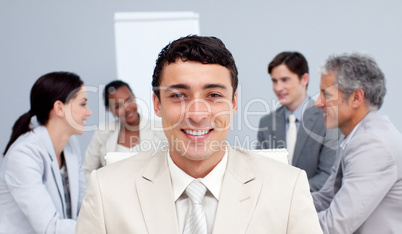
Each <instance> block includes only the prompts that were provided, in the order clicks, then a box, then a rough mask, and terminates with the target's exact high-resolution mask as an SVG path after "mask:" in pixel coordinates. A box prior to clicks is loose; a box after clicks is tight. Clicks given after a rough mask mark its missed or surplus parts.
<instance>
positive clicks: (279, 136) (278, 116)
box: [272, 106, 286, 148]
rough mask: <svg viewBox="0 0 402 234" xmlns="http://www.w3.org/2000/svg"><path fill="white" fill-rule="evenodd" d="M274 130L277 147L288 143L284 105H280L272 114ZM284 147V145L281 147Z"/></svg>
mask: <svg viewBox="0 0 402 234" xmlns="http://www.w3.org/2000/svg"><path fill="white" fill-rule="evenodd" d="M272 116H273V117H272V132H273V133H274V136H275V137H276V139H274V141H275V142H276V144H275V147H273V148H278V147H281V146H285V145H286V119H285V109H284V107H283V106H282V107H280V108H279V109H278V110H276V111H275V113H274V114H273V115H272ZM281 148H282V147H281Z"/></svg>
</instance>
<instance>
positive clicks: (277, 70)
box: [257, 51, 339, 191]
mask: <svg viewBox="0 0 402 234" xmlns="http://www.w3.org/2000/svg"><path fill="white" fill-rule="evenodd" d="M268 73H269V74H270V75H271V80H272V88H273V91H274V93H275V95H276V96H277V98H278V101H279V103H280V104H281V105H282V106H280V107H279V108H278V109H276V110H274V111H272V112H271V113H270V114H268V115H265V116H263V117H262V118H261V120H260V126H259V131H258V135H257V138H258V141H259V143H260V145H259V148H261V149H273V148H287V149H288V151H289V164H291V165H293V166H295V167H298V168H300V169H303V170H305V171H306V173H307V177H308V180H309V184H310V189H311V191H318V190H319V189H320V188H321V187H322V186H323V185H324V183H325V181H326V180H327V179H328V177H329V174H330V173H331V167H332V166H333V165H334V162H335V155H336V151H335V149H336V146H337V140H338V135H339V134H338V131H337V130H336V129H335V130H326V129H325V125H324V118H323V117H322V111H321V110H320V109H319V108H317V107H315V106H314V100H312V99H311V98H310V97H309V96H308V95H307V85H308V83H309V79H310V76H309V73H308V64H307V60H306V58H305V57H304V56H303V55H302V54H301V53H299V52H290V51H285V52H282V53H279V54H278V55H277V56H275V58H274V59H273V60H272V61H271V62H270V63H269V65H268ZM292 116H293V117H294V118H293V119H294V122H293V126H295V127H294V128H292V121H290V119H291V117H292ZM292 130H293V134H292ZM292 135H293V137H291V136H292Z"/></svg>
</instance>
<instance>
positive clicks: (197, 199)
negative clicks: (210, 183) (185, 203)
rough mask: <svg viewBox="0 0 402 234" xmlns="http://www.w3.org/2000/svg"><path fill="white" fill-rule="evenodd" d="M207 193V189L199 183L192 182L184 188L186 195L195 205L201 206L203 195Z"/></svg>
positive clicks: (196, 181)
mask: <svg viewBox="0 0 402 234" xmlns="http://www.w3.org/2000/svg"><path fill="white" fill-rule="evenodd" d="M206 192H207V188H206V187H205V185H204V184H202V183H201V181H198V180H194V181H193V182H191V184H189V185H188V186H187V188H186V194H187V196H188V197H189V198H190V200H191V201H192V202H193V203H195V204H201V203H202V199H203V198H204V195H205V193H206Z"/></svg>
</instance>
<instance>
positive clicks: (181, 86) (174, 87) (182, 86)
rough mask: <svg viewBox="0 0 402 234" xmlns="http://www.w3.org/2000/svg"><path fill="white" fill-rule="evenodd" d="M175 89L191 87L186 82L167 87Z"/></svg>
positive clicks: (167, 88)
mask: <svg viewBox="0 0 402 234" xmlns="http://www.w3.org/2000/svg"><path fill="white" fill-rule="evenodd" d="M175 89H190V87H189V86H188V85H186V84H174V85H171V86H168V87H166V90H168V91H171V90H175Z"/></svg>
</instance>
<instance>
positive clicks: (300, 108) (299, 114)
mask: <svg viewBox="0 0 402 234" xmlns="http://www.w3.org/2000/svg"><path fill="white" fill-rule="evenodd" d="M309 100H310V97H309V96H307V95H306V98H305V99H304V101H303V102H302V103H301V104H300V105H299V106H298V107H297V108H296V110H294V111H293V112H291V111H290V110H289V109H288V108H287V107H286V106H285V117H286V119H288V117H289V115H290V114H292V113H293V114H294V115H295V116H296V119H297V120H298V121H300V120H301V119H302V116H303V112H304V106H305V105H307V103H308V101H309Z"/></svg>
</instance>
